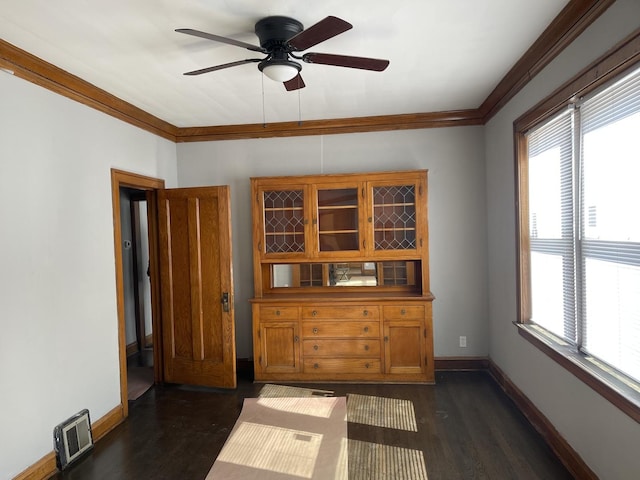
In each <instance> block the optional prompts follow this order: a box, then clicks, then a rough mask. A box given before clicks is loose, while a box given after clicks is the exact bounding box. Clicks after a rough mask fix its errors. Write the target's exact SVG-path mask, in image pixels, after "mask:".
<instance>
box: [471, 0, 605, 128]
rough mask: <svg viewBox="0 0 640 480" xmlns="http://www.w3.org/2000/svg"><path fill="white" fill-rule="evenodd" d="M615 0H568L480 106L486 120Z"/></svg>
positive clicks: (481, 114) (481, 113)
mask: <svg viewBox="0 0 640 480" xmlns="http://www.w3.org/2000/svg"><path fill="white" fill-rule="evenodd" d="M614 2H615V0H570V1H569V3H568V4H567V5H566V6H565V7H564V8H563V9H562V11H561V12H560V13H559V14H558V16H556V18H554V19H553V21H552V22H551V23H550V24H549V26H548V27H547V28H546V29H545V31H544V32H542V34H541V35H540V36H539V37H538V39H537V40H536V41H535V42H534V43H533V45H531V47H530V48H529V49H528V50H527V51H526V52H525V54H524V55H523V56H522V57H521V58H520V60H518V61H517V62H516V64H515V65H514V66H513V67H512V68H511V70H509V72H507V74H506V75H505V76H504V78H503V79H502V80H501V81H500V83H498V85H497V86H496V88H495V89H494V90H493V91H492V92H491V93H490V94H489V96H488V97H487V98H486V100H485V101H484V102H483V103H482V105H481V106H480V108H479V109H478V110H479V113H480V116H481V117H482V120H483V123H487V122H488V121H489V120H490V119H491V118H492V117H493V116H494V115H495V114H496V113H498V112H499V111H500V109H501V108H502V107H504V106H505V105H506V104H507V103H508V102H509V100H511V99H512V98H513V97H515V96H516V94H517V93H518V92H519V91H520V90H522V89H523V88H524V87H525V85H526V84H527V83H529V81H531V79H532V78H533V77H535V76H536V75H537V74H538V73H540V71H541V70H542V69H543V68H544V67H546V66H547V65H548V64H549V63H551V61H552V60H553V59H554V58H556V57H557V56H558V55H559V54H560V52H562V51H563V50H564V49H565V48H566V47H567V46H569V44H570V43H571V42H573V41H574V40H575V39H576V38H577V37H578V35H580V34H581V33H582V32H584V30H585V29H586V28H587V27H588V26H589V25H591V24H592V23H593V22H595V21H596V19H597V18H598V17H599V16H600V15H602V14H603V13H604V12H605V11H606V10H607V9H608V8H609V7H610V6H611V5H613V3H614Z"/></svg>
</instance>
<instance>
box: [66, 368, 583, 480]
mask: <svg viewBox="0 0 640 480" xmlns="http://www.w3.org/2000/svg"><path fill="white" fill-rule="evenodd" d="M263 386H264V385H261V384H256V383H253V382H251V381H248V380H241V381H240V382H239V384H238V389H236V390H233V391H225V392H222V391H220V390H218V389H202V388H200V389H198V388H189V387H185V386H169V385H168V386H164V387H159V386H156V387H155V388H153V389H152V390H151V391H150V392H148V393H147V394H145V395H144V396H143V397H141V398H140V399H139V400H138V401H136V402H135V404H134V405H133V406H132V408H131V414H130V416H129V419H128V421H127V423H126V424H123V425H121V426H119V427H117V428H116V429H115V430H114V431H113V432H112V433H111V434H110V435H109V436H108V437H106V438H104V439H103V440H101V441H99V442H98V443H97V444H96V447H95V449H94V451H93V453H92V454H91V457H87V458H85V459H84V460H82V461H81V462H79V463H78V464H77V465H75V466H74V469H73V478H81V479H83V480H98V479H107V478H108V479H122V480H133V479H135V480H138V479H142V478H145V479H146V478H171V479H173V478H179V479H181V480H202V479H203V478H205V476H206V475H207V472H208V471H209V470H210V469H211V465H212V464H213V462H214V460H215V459H216V457H217V456H218V454H219V453H220V451H221V450H222V447H223V445H224V443H225V441H226V439H227V438H228V435H229V432H230V431H231V429H232V428H233V426H234V424H235V422H236V420H237V418H238V416H239V415H240V411H241V407H242V404H243V399H244V398H256V397H258V396H259V395H260V392H261V389H262V388H263ZM305 386H306V387H309V388H312V389H313V390H314V391H325V390H332V391H333V392H334V395H335V396H337V397H342V396H347V397H348V396H355V395H361V396H367V398H369V397H376V398H378V399H380V400H382V401H384V400H385V399H387V400H389V399H397V400H399V401H402V402H411V404H413V407H414V414H415V420H416V422H415V424H416V426H417V431H413V430H410V429H400V428H397V427H393V428H389V427H388V426H387V427H384V426H379V425H377V424H374V425H371V423H374V422H366V421H365V422H357V423H356V422H350V423H349V425H348V437H349V440H355V441H360V442H369V443H372V442H374V443H375V444H377V445H386V446H389V447H391V446H392V447H398V448H403V449H410V450H411V451H414V452H417V454H418V455H420V456H423V458H424V463H425V466H426V470H427V476H428V478H430V479H434V480H435V479H473V478H475V479H478V478H485V479H486V478H492V479H508V478H517V479H530V480H549V479H554V480H565V479H566V480H568V479H571V478H573V477H572V475H571V474H570V473H569V472H568V471H567V469H566V468H565V467H564V466H563V465H562V463H561V462H560V461H559V460H558V458H557V457H556V455H555V454H554V453H553V452H552V451H551V449H550V448H549V447H548V445H547V444H546V443H545V442H544V440H543V438H542V437H541V436H540V435H539V434H538V433H537V432H536V431H535V430H534V429H533V427H532V426H531V425H530V424H529V423H528V422H527V420H526V419H525V417H524V416H523V415H522V414H521V413H520V412H519V411H518V409H517V408H516V406H515V405H514V402H513V401H511V400H510V399H509V397H507V395H505V393H504V392H503V391H502V389H501V388H500V387H499V386H498V385H497V384H496V382H495V380H494V379H493V378H492V377H491V376H490V375H488V374H487V373H486V372H484V371H479V372H438V375H437V385H435V386H425V385H399V384H394V385H381V384H362V383H359V384H353V383H344V384H331V385H326V384H306V385H305ZM348 404H349V400H347V406H348ZM365 413H366V412H365ZM374 414H375V412H374ZM369 416H370V415H366V414H365V415H363V418H364V419H366V418H368V417H369ZM159 442H160V443H159ZM160 444H162V448H159V445H160ZM166 452H172V453H171V455H167V453H166ZM123 459H126V461H123ZM351 460H352V458H350V460H349V463H350V464H353V465H357V464H359V462H368V459H367V458H361V459H359V461H357V459H353V460H354V461H353V462H352V461H351ZM368 463H371V462H368ZM54 478H55V479H56V480H63V479H64V478H70V476H69V475H63V474H60V473H59V474H57V475H55V477H54ZM350 478H351V477H350ZM367 478H369V477H367ZM371 478H373V477H371ZM400 478H402V477H400ZM413 478H415V477H413ZM577 478H581V477H577ZM586 478H588V477H586Z"/></svg>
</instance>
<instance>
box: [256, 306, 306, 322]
mask: <svg viewBox="0 0 640 480" xmlns="http://www.w3.org/2000/svg"><path fill="white" fill-rule="evenodd" d="M297 318H298V307H282V306H277V305H276V306H271V305H261V306H260V320H297Z"/></svg>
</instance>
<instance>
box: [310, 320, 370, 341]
mask: <svg viewBox="0 0 640 480" xmlns="http://www.w3.org/2000/svg"><path fill="white" fill-rule="evenodd" d="M302 336H303V337H305V338H314V337H315V338H323V337H325V338H347V337H360V338H363V337H365V338H376V337H379V336H380V322H378V321H374V322H342V321H335V322H332V321H329V320H327V321H321V322H304V323H303V324H302Z"/></svg>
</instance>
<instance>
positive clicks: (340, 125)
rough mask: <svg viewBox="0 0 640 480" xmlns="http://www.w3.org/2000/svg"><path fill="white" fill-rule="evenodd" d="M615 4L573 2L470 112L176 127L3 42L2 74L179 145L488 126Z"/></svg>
mask: <svg viewBox="0 0 640 480" xmlns="http://www.w3.org/2000/svg"><path fill="white" fill-rule="evenodd" d="M613 3H614V0H570V1H569V3H568V4H567V5H566V6H565V8H564V9H563V10H562V11H561V12H560V14H558V16H557V17H556V18H555V19H554V20H553V21H552V22H551V24H550V25H549V26H548V27H547V29H546V30H545V31H544V32H543V33H542V35H541V36H540V37H539V38H538V39H537V40H536V41H535V42H534V44H533V45H532V46H531V47H530V48H529V50H527V52H526V53H525V54H524V55H523V56H522V58H520V60H518V62H516V64H515V65H514V66H513V68H512V69H511V70H510V71H509V72H508V73H507V75H505V77H504V78H503V79H502V80H501V81H500V82H499V83H498V85H497V86H496V88H495V89H494V90H493V91H492V92H491V93H490V94H489V96H488V97H487V98H486V99H485V101H484V102H483V103H482V105H481V106H480V107H479V108H476V109H469V110H453V111H446V112H430V113H410V114H401V115H381V116H371V117H352V118H339V119H327V120H308V121H303V122H280V123H271V124H264V125H263V124H247V125H221V126H202V127H177V126H175V125H172V124H170V123H168V122H166V121H164V120H162V119H160V118H158V117H155V116H153V115H151V114H149V113H147V112H145V111H144V110H142V109H140V108H138V107H136V106H134V105H132V104H130V103H128V102H126V101H124V100H122V99H120V98H118V97H116V96H115V95H112V94H110V93H109V92H107V91H105V90H102V89H100V88H98V87H96V86H95V85H93V84H91V83H89V82H87V81H85V80H83V79H81V78H79V77H77V76H75V75H73V74H71V73H69V72H66V71H64V70H62V69H61V68H59V67H56V66H55V65H53V64H51V63H48V62H45V61H44V60H42V59H40V58H38V57H36V56H34V55H31V54H30V53H28V52H26V51H24V50H21V49H19V48H18V47H15V46H13V45H11V44H10V43H8V42H6V41H4V40H2V39H0V68H2V69H5V70H9V71H11V72H13V74H14V75H15V76H17V77H20V78H22V79H24V80H27V81H29V82H32V83H35V84H36V85H40V86H42V87H44V88H47V89H48V90H51V91H53V92H55V93H58V94H60V95H63V96H65V97H67V98H70V99H72V100H75V101H77V102H80V103H82V104H84V105H87V106H89V107H91V108H94V109H96V110H99V111H101V112H104V113H106V114H108V115H111V116H113V117H115V118H118V119H119V120H122V121H123V122H126V123H129V124H131V125H134V126H136V127H139V128H142V129H143V130H146V131H148V132H151V133H153V134H155V135H158V136H160V137H163V138H166V139H168V140H171V141H173V142H177V143H182V142H202V141H214V140H230V139H246V138H270V137H294V136H301V135H333V134H340V133H357V132H380V131H390V130H408V129H422V128H439V127H452V126H468V125H483V124H485V123H486V122H487V121H488V120H490V119H491V118H492V117H493V116H494V115H495V114H496V113H497V112H498V111H499V110H500V109H501V108H502V107H503V106H504V105H506V103H507V102H508V101H509V100H511V99H512V98H513V97H514V96H515V95H516V94H517V93H518V92H519V91H520V90H522V88H523V87H524V86H525V85H526V84H527V83H528V82H529V81H530V80H531V79H532V78H533V77H534V76H535V75H536V74H537V73H539V72H540V71H541V70H542V69H543V68H544V67H545V66H546V65H548V64H549V62H551V61H552V60H553V59H554V58H555V57H556V56H557V55H558V54H559V53H560V52H561V51H562V50H564V48H566V47H567V45H569V44H570V43H571V42H572V41H573V40H575V38H576V37H577V36H578V35H579V34H580V33H582V32H583V31H584V30H585V29H586V28H587V27H588V26H589V25H591V23H593V22H594V21H595V20H596V19H597V18H598V17H599V16H600V15H601V14H602V13H604V11H605V10H606V9H607V8H609V7H610V6H611V5H612V4H613Z"/></svg>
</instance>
